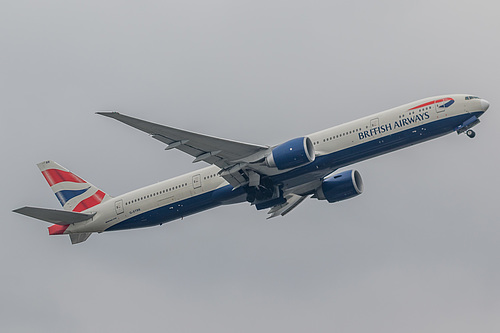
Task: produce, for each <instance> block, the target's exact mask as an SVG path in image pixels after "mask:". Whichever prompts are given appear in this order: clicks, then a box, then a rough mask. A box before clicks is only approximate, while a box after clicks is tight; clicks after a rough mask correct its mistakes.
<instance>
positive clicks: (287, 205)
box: [14, 94, 490, 244]
mask: <svg viewBox="0 0 500 333" xmlns="http://www.w3.org/2000/svg"><path fill="white" fill-rule="evenodd" d="M489 106H490V104H489V103H488V101H486V100H484V99H481V98H479V97H477V96H474V95H467V94H452V95H444V96H437V97H431V98H426V99H422V100H418V101H415V102H412V103H409V104H405V105H402V106H399V107H396V108H393V109H390V110H387V111H383V112H380V113H376V114H374V115H371V116H367V117H364V118H361V119H358V120H354V121H351V122H348V123H345V124H342V125H338V126H335V127H331V128H328V129H325V130H322V131H319V132H316V133H312V134H310V135H307V136H303V137H298V138H294V139H292V140H289V141H286V142H284V143H281V144H278V145H274V146H267V145H258V144H249V143H243V142H238V141H233V140H228V139H222V138H218V137H214V136H209V135H204V134H199V133H194V132H190V131H186V130H182V129H177V128H173V127H169V126H164V125H160V124H156V123H152V122H148V121H145V120H141V119H137V118H133V117H130V116H127V115H124V114H120V113H118V112H97V114H99V115H102V116H106V117H109V118H112V119H115V120H118V121H120V122H122V123H124V124H126V125H129V126H131V127H134V128H136V129H138V130H140V131H143V132H146V133H147V134H149V135H150V136H151V137H152V138H154V139H156V140H159V141H160V142H162V143H164V144H166V145H167V146H166V148H165V150H171V149H178V150H180V151H182V152H184V153H187V154H189V155H191V156H192V157H194V160H193V163H196V162H201V161H203V162H205V163H208V164H210V166H208V167H205V168H203V169H200V170H197V171H193V172H189V173H187V174H185V175H181V176H178V177H175V178H172V179H169V180H165V181H162V182H159V183H156V184H153V185H150V186H147V187H143V188H140V189H138V190H135V191H132V192H129V193H126V194H123V195H120V196H118V197H112V196H110V195H109V194H107V193H105V192H103V191H102V190H100V189H99V188H97V187H96V186H94V185H92V184H90V183H88V182H87V181H85V180H83V179H82V178H80V177H78V176H77V175H75V174H74V173H72V172H70V171H69V170H67V169H65V168H64V167H62V166H60V165H59V164H57V163H56V162H53V161H44V162H41V163H39V164H38V167H39V169H40V171H41V172H42V174H43V176H44V177H45V179H46V180H47V182H48V184H49V186H50V187H51V189H52V191H53V192H54V194H55V195H56V197H57V199H58V200H59V202H60V203H61V205H62V207H63V210H57V209H48V208H38V207H31V206H26V207H22V208H19V209H16V210H14V212H16V213H19V214H23V215H26V216H29V217H32V218H36V219H39V220H42V221H46V222H50V223H52V224H53V225H52V226H50V227H49V228H48V229H49V234H50V235H60V234H68V235H69V236H70V240H71V243H72V244H78V243H81V242H84V241H86V240H87V239H88V238H89V236H90V235H91V234H92V233H102V232H105V231H115V230H126V229H135V228H142V227H150V226H156V225H162V224H163V223H166V222H170V221H173V220H178V219H183V218H184V217H186V216H189V215H192V214H195V213H199V212H202V211H205V210H208V209H211V208H214V207H217V206H221V205H229V204H234V203H241V202H249V203H250V204H251V205H253V206H255V208H256V209H257V210H263V209H269V211H268V214H269V217H268V218H273V217H276V216H285V215H286V214H288V213H289V212H290V211H291V210H292V209H294V208H295V207H297V206H298V205H299V204H300V203H301V202H303V201H304V200H305V199H306V198H308V197H312V198H316V199H318V200H326V201H327V202H328V203H335V202H338V201H342V200H346V199H349V198H353V197H355V196H357V195H359V194H361V193H362V192H363V180H362V178H361V175H360V173H359V172H358V171H357V170H347V171H342V172H336V171H337V170H338V169H340V168H344V167H346V166H349V165H351V164H353V163H356V162H360V161H363V160H366V159H369V158H372V157H375V156H379V155H382V154H386V153H389V152H393V151H395V150H398V149H402V148H405V147H409V146H412V145H415V144H417V143H421V142H424V141H428V140H431V139H434V138H437V137H440V136H443V135H445V134H449V133H452V132H456V133H458V134H462V133H466V135H467V136H468V137H470V138H473V137H474V136H475V135H476V134H475V132H474V131H473V130H472V127H474V126H476V125H477V124H479V117H480V116H482V115H483V114H484V113H485V112H486V110H488V108H489Z"/></svg>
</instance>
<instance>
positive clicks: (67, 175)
mask: <svg viewBox="0 0 500 333" xmlns="http://www.w3.org/2000/svg"><path fill="white" fill-rule="evenodd" d="M42 174H43V176H44V177H45V179H46V180H47V183H49V185H50V186H54V185H55V184H59V183H62V182H72V183H85V181H84V180H83V179H81V178H80V177H78V176H76V175H74V174H72V173H71V172H69V171H63V170H58V169H49V170H45V171H42Z"/></svg>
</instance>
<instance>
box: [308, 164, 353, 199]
mask: <svg viewBox="0 0 500 333" xmlns="http://www.w3.org/2000/svg"><path fill="white" fill-rule="evenodd" d="M361 193H363V180H362V179H361V175H360V173H359V172H358V171H357V170H348V171H344V172H341V173H339V174H336V175H335V176H333V177H330V178H328V179H325V180H324V181H323V184H321V187H320V188H319V189H318V190H316V194H315V197H316V198H318V199H319V200H328V202H329V203H333V202H337V201H341V200H345V199H349V198H353V197H355V196H357V195H359V194H361Z"/></svg>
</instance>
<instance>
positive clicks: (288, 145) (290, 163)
mask: <svg viewBox="0 0 500 333" xmlns="http://www.w3.org/2000/svg"><path fill="white" fill-rule="evenodd" d="M315 158H316V155H315V151H314V145H313V143H312V141H311V139H309V138H308V137H302V138H296V139H293V140H290V141H287V142H285V143H282V144H280V145H279V146H277V147H275V148H274V149H273V151H272V152H271V154H269V155H268V156H267V157H266V163H267V165H268V166H270V167H272V168H274V167H276V168H278V170H285V169H290V168H296V167H299V166H301V165H304V164H307V163H310V162H312V161H314V159H315Z"/></svg>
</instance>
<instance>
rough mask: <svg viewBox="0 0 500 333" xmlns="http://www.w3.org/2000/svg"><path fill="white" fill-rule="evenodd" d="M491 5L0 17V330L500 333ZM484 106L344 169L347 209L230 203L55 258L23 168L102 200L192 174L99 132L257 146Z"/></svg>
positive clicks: (46, 197)
mask: <svg viewBox="0 0 500 333" xmlns="http://www.w3.org/2000/svg"><path fill="white" fill-rule="evenodd" d="M499 12H500V5H498V3H497V2H495V1H481V0H478V1H473V2H472V1H456V0H455V1H435V0H434V1H408V2H406V1H376V2H375V1H295V0H293V1H276V0H266V1H225V0H224V1H102V0H101V1H94V0H86V1H23V0H16V1H9V0H7V1H3V2H2V3H1V4H0V43H1V44H0V45H1V52H0V97H1V98H0V109H1V112H2V121H1V122H0V136H1V142H2V143H1V144H2V156H3V158H2V161H3V163H2V164H1V172H0V175H1V180H2V182H1V184H2V186H1V187H0V194H1V202H2V203H1V208H2V209H1V210H0V217H1V222H2V231H1V232H0V260H1V261H0V263H1V270H0V272H1V273H0V331H2V332H51V333H53V332H68V331H71V332H110V331H114V332H118V331H119V332H137V331H139V330H140V331H142V332H150V331H159V330H168V331H169V332H218V333H221V332H252V333H254V332H285V331H286V332H398V333H400V332H410V333H412V332H454V333H457V332H458V333H461V332H467V333H468V332H499V331H500V316H499V314H500V287H499V281H500V243H499V240H500V225H499V220H498V202H499V201H498V199H499V198H498V188H499V187H500V177H499V174H498V165H499V162H500V157H499V154H498V143H499V142H500V136H499V134H498V127H497V126H496V125H497V124H498V123H499V121H500V117H499V114H498V106H499V105H500V98H499V87H500V84H499V77H500V66H499V63H498V54H499V52H500V42H499V38H498V33H499V31H500V23H499V22H500V20H499ZM448 93H469V94H474V95H478V96H481V97H483V98H485V99H487V100H488V101H489V102H490V103H491V107H490V110H489V111H488V112H487V113H486V114H485V115H484V116H483V117H482V118H481V120H482V122H481V124H480V125H479V126H477V127H476V133H477V136H476V138H475V139H473V140H471V139H469V138H467V137H466V136H465V135H461V136H457V135H456V134H450V135H448V136H446V137H443V138H440V139H437V140H434V141H432V142H427V143H424V144H421V145H418V146H415V147H412V148H408V149H406V150H403V151H399V152H395V153H391V154H389V155H385V156H382V157H378V158H376V159H373V160H368V161H364V162H362V163H358V164H356V165H355V166H353V168H356V169H358V170H359V171H360V172H361V174H362V176H363V179H364V182H365V192H364V193H363V194H362V195H361V196H359V197H357V198H355V199H351V200H348V201H345V202H340V203H336V204H328V203H326V202H322V201H321V202H320V201H317V200H315V199H309V200H307V201H306V202H305V203H303V204H302V205H301V206H299V207H298V208H297V209H296V210H294V211H293V212H292V213H290V214H289V215H287V216H286V217H285V218H276V219H273V220H270V221H267V220H266V213H265V212H264V211H256V210H255V209H254V208H253V207H251V206H250V205H248V204H240V205H235V206H228V207H219V208H217V209H214V210H211V211H208V212H204V213H200V214H197V215H194V216H191V217H188V218H185V219H184V220H183V221H176V222H172V223H168V224H166V225H163V226H161V227H154V228H147V229H141V230H135V231H123V232H112V233H104V234H100V235H93V236H92V237H91V238H90V239H89V240H88V241H87V242H85V243H83V244H79V245H76V246H71V245H70V241H69V239H68V237H67V236H64V237H63V236H51V237H49V236H48V235H47V229H46V228H47V226H48V224H46V223H43V222H39V221H36V220H33V219H29V218H26V217H23V216H21V215H16V214H14V213H12V212H11V210H12V209H15V208H18V207H21V206H24V205H33V206H41V207H49V208H59V205H58V201H57V199H56V198H55V196H54V195H53V194H52V192H51V191H50V188H49V187H48V186H47V185H46V183H45V180H44V179H43V177H42V176H41V175H40V173H39V171H38V168H37V167H36V165H35V164H36V163H38V162H40V161H43V160H47V159H53V160H55V161H57V162H59V163H60V164H62V165H64V166H65V167H67V168H69V169H70V170H72V171H73V172H75V173H76V174H78V175H79V176H81V177H83V178H84V179H86V180H88V181H90V182H92V183H93V184H95V185H97V186H98V187H100V188H102V189H103V190H104V191H106V192H107V193H109V194H111V195H119V194H122V193H124V192H127V191H130V190H133V189H136V188H138V187H142V186H145V185H149V184H152V183H155V182H157V181H160V180H164V179H168V178H170V177H174V176H178V175H181V174H183V173H185V172H187V171H191V170H194V169H196V168H200V167H203V166H204V165H202V164H192V163H191V160H192V158H191V157H190V156H187V155H184V154H182V153H181V152H177V151H168V152H166V151H164V150H163V148H164V145H162V144H160V143H159V142H157V141H156V140H153V139H151V138H149V137H148V136H147V135H145V134H144V133H142V132H139V131H136V130H134V129H132V128H129V127H127V126H125V125H123V124H120V123H118V122H116V121H113V120H111V119H108V118H104V117H100V116H97V115H95V114H94V113H95V111H98V110H116V111H120V112H123V113H126V114H130V115H133V116H136V117H140V118H143V119H148V120H151V121H155V122H159V123H163V124H168V125H171V126H175V127H180V128H185V129H188V130H193V131H197V132H202V133H207V134H211V135H216V136H220V137H226V138H230V139H235V140H239V141H246V142H252V143H257V144H276V143H280V142H283V141H285V140H287V139H291V138H294V137H298V136H301V135H305V134H308V133H311V132H315V131H318V130H321V129H324V128H327V127H331V126H334V125H337V124H341V123H343V122H346V121H350V120H354V119H356V118H360V117H363V116H366V115H369V114H371V113H375V112H379V111H382V110H385V109H388V108H391V107H395V106H398V105H401V104H404V103H408V102H411V101H414V100H417V99H421V98H425V97H430V96H434V95H440V94H448Z"/></svg>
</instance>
